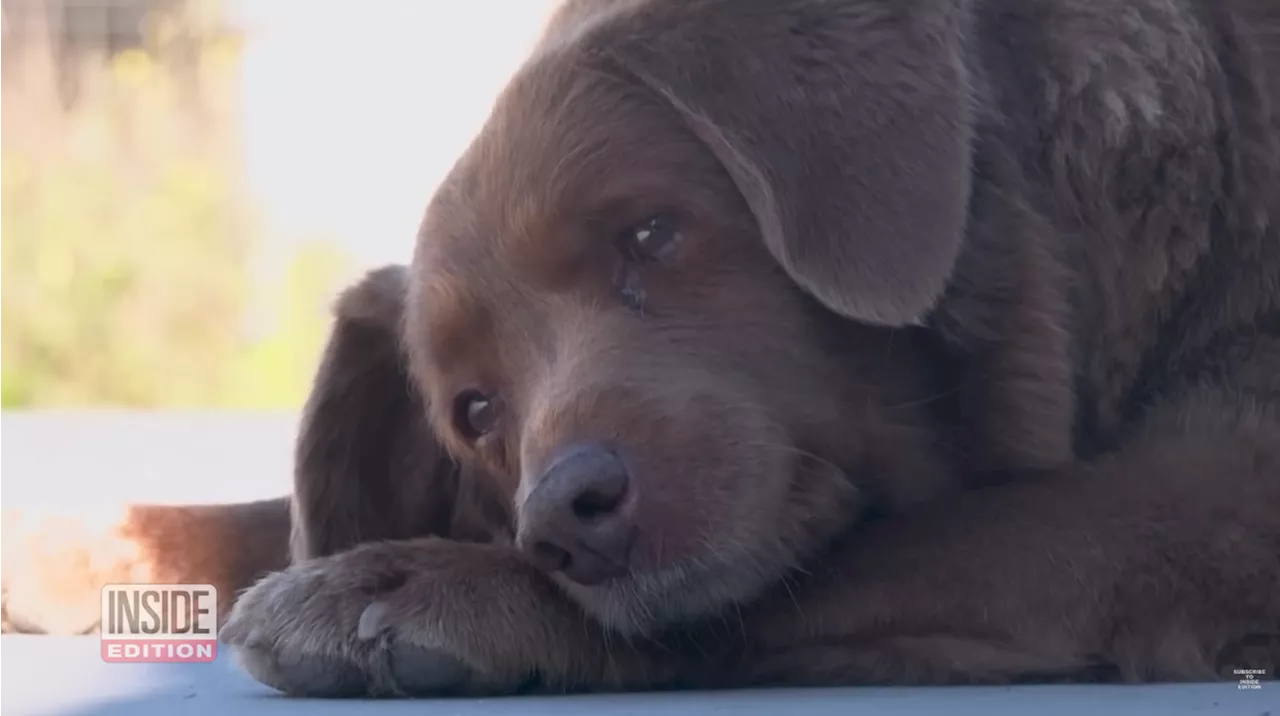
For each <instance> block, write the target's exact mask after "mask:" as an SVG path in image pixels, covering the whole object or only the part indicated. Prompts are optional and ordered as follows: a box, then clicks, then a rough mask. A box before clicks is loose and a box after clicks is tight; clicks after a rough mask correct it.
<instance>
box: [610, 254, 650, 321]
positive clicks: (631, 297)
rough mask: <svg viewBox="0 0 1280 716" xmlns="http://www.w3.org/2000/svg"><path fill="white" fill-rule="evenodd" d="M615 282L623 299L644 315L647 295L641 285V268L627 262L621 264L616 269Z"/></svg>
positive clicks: (632, 308)
mask: <svg viewBox="0 0 1280 716" xmlns="http://www.w3.org/2000/svg"><path fill="white" fill-rule="evenodd" d="M613 282H614V284H615V285H616V286H617V287H618V291H619V292H620V293H621V294H622V299H623V300H624V301H626V302H627V306H628V307H630V308H631V310H633V311H636V312H637V313H639V314H640V315H641V316H643V315H644V299H645V295H644V289H643V288H641V287H640V270H639V268H638V267H636V266H630V265H627V264H626V263H623V264H621V265H619V266H618V268H617V270H616V271H614V277H613Z"/></svg>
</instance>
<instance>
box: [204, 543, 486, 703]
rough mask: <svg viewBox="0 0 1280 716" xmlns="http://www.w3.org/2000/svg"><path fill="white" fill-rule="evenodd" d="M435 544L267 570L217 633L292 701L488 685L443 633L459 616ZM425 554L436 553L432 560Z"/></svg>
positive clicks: (379, 548)
mask: <svg viewBox="0 0 1280 716" xmlns="http://www.w3.org/2000/svg"><path fill="white" fill-rule="evenodd" d="M448 545H449V543H444V542H439V543H434V541H423V542H404V543H383V544H374V545H365V546H361V547H357V548H356V549H354V550H351V551H349V552H345V553H342V554H339V555H335V556H331V557H325V558H321V559H316V560H312V561H309V562H304V563H302V564H298V565H295V566H293V567H291V568H289V569H287V570H285V571H283V572H278V573H275V574H272V575H270V576H268V577H266V578H264V579H263V580H262V581H260V582H258V583H257V584H256V585H254V586H253V587H252V588H250V589H249V590H248V591H246V592H245V593H244V594H243V595H242V596H241V597H240V599H239V600H238V601H237V603H236V605H235V608H234V609H233V611H232V614H231V615H230V617H229V619H228V621H227V623H226V624H225V625H224V626H223V628H222V634H221V636H222V640H223V641H224V642H226V643H227V644H230V645H231V646H233V648H234V650H235V653H236V656H237V660H238V662H239V663H240V665H241V666H242V667H243V668H244V669H245V670H246V671H248V672H249V674H250V675H252V676H253V677H254V678H255V679H257V680H259V681H261V682H262V683H264V684H267V685H268V686H271V687H273V688H275V689H278V690H280V691H283V692H285V693H287V694H294V695H301V696H324V697H339V696H364V695H372V696H409V695H421V694H440V693H455V692H466V691H471V690H476V689H479V688H481V687H484V686H487V685H489V684H486V682H487V681H488V680H487V679H484V678H483V677H481V676H480V675H479V674H478V673H477V670H476V668H475V667H474V666H473V665H471V664H469V663H468V659H467V651H468V650H469V648H468V645H467V644H464V643H459V642H461V641H463V639H460V638H459V637H458V635H459V634H462V635H465V633H466V632H465V630H459V629H453V628H450V626H449V625H450V624H456V623H457V621H456V620H457V619H459V618H462V619H464V620H465V619H466V618H467V615H466V612H467V611H468V610H467V609H466V607H465V606H464V605H460V604H458V603H457V602H458V601H459V599H460V594H459V592H458V589H459V587H460V586H462V585H460V583H459V579H458V577H462V578H465V575H456V574H452V573H451V572H452V571H453V570H450V568H449V562H450V561H451V560H449V559H447V558H446V559H443V560H441V559H439V557H440V556H441V555H439V554H434V553H437V552H440V551H442V550H443V551H445V552H447V551H448ZM433 557H436V558H434V559H433Z"/></svg>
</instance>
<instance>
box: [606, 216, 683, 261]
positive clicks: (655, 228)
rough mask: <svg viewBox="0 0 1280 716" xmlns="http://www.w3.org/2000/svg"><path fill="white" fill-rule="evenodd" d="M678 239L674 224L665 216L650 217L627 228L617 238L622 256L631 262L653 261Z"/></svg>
mask: <svg viewBox="0 0 1280 716" xmlns="http://www.w3.org/2000/svg"><path fill="white" fill-rule="evenodd" d="M678 238H680V232H679V231H678V230H677V229H676V226H675V222H674V221H672V220H671V219H670V217H666V216H651V217H649V218H648V219H645V220H644V221H642V222H640V223H639V224H636V225H634V226H631V227H629V228H627V229H626V230H625V231H623V232H622V235H621V236H619V241H620V244H621V246H620V248H621V251H622V254H623V256H625V257H627V259H629V260H631V261H641V262H643V261H654V260H657V259H658V258H659V257H660V256H661V255H662V251H663V250H664V249H666V248H667V247H669V246H670V245H671V244H673V243H675V240H676V239H678Z"/></svg>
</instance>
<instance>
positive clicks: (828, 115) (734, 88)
mask: <svg viewBox="0 0 1280 716" xmlns="http://www.w3.org/2000/svg"><path fill="white" fill-rule="evenodd" d="M957 5H962V3H933V2H919V1H916V0H905V1H903V0H865V1H863V2H799V1H796V2H782V3H761V2H752V1H751V0H711V1H707V2H696V3H695V2H680V3H676V2H673V3H647V4H641V5H639V6H637V7H633V9H632V10H631V12H632V13H634V14H631V15H630V16H629V17H625V18H623V17H616V18H614V19H615V22H613V23H609V22H604V23H601V25H599V26H597V28H596V31H597V32H593V33H588V34H589V35H591V36H594V38H595V39H596V40H599V41H600V42H599V43H598V44H595V43H593V45H592V52H593V54H596V56H597V57H604V58H607V60H609V61H610V64H612V67H611V68H610V69H611V70H612V71H615V72H620V73H623V74H625V75H629V76H630V77H632V78H633V79H634V80H636V81H639V82H640V83H642V84H644V85H646V86H647V87H648V88H649V89H650V90H652V91H655V92H656V93H657V94H659V95H660V97H661V99H662V100H663V101H665V102H668V103H669V104H670V105H671V106H672V107H673V108H674V109H675V110H676V111H677V112H678V113H679V114H680V115H681V117H682V118H683V119H684V121H685V122H686V123H687V124H688V126H689V127H690V129H691V130H692V131H693V132H694V133H695V134H697V136H698V137H700V138H701V140H702V141H703V142H705V143H706V145H707V146H708V147H710V149H711V151H712V152H714V153H715V155H716V156H717V157H718V158H719V160H720V162H721V163H722V164H723V165H724V167H725V169H726V170H727V171H728V173H729V174H730V176H731V177H732V178H733V180H734V181H735V182H736V184H737V186H738V188H739V190H740V191H741V193H742V195H743V196H744V197H745V198H746V201H747V203H748V204H749V206H750V207H751V210H752V212H753V213H754V214H755V218H756V220H757V221H758V222H759V226H760V228H761V231H762V233H763V235H764V240H765V242H766V243H767V244H768V247H769V250H770V252H771V253H772V254H773V255H774V257H775V258H776V259H777V260H778V261H779V262H780V263H781V265H782V266H783V267H784V268H785V270H786V271H787V272H788V273H789V274H790V275H791V277H792V278H793V279H794V280H795V281H796V282H797V283H798V284H799V285H800V286H801V287H803V288H804V289H806V290H807V291H809V292H810V293H811V294H812V295H814V296H815V297H816V298H818V299H819V300H820V301H822V302H823V303H824V304H826V305H827V306H828V307H829V308H831V309H832V310H834V311H836V312H838V313H841V314H843V315H845V316H848V317H850V318H854V319H858V320H862V321H866V322H870V323H877V324H884V325H902V324H906V323H911V322H914V321H917V320H919V319H920V317H921V316H922V315H923V314H924V313H926V312H927V311H928V310H929V309H930V308H931V307H932V306H933V305H934V303H935V302H936V301H937V300H938V299H939V298H940V296H941V294H942V293H943V291H944V290H945V288H946V284H947V281H948V279H949V277H950V273H951V270H952V267H953V264H954V263H955V261H956V259H957V257H958V255H959V252H960V246H961V241H962V236H963V233H964V229H965V220H966V216H967V201H968V194H969V184H970V178H969V173H970V152H971V148H970V141H971V137H972V133H973V132H972V124H973V118H972V109H971V96H970V95H971V92H970V86H969V77H968V75H967V73H966V71H965V68H964V65H963V64H962V48H961V45H962V41H963V34H964V27H963V26H964V21H965V18H964V17H963V16H962V13H963V12H964V11H962V10H957V9H955V6H957ZM588 41H589V42H590V40H588Z"/></svg>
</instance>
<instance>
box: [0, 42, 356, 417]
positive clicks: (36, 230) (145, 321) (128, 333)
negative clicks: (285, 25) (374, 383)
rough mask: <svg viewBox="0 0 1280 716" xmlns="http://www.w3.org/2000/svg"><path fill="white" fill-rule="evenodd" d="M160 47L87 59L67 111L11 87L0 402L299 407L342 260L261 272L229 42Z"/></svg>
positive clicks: (333, 254) (314, 252)
mask: <svg viewBox="0 0 1280 716" xmlns="http://www.w3.org/2000/svg"><path fill="white" fill-rule="evenodd" d="M157 27H158V28H160V29H161V30H163V29H164V28H166V27H168V28H169V30H170V31H169V33H168V35H169V36H172V35H173V34H174V33H173V31H172V24H171V23H170V24H168V25H166V24H165V23H159V24H158V25H157ZM160 34H161V36H162V39H163V36H164V33H160ZM154 44H155V47H154V48H152V49H151V50H150V51H149V52H142V51H138V50H130V51H126V52H124V53H122V54H120V55H117V56H116V57H114V58H112V59H111V60H110V61H109V62H97V63H89V64H88V65H87V66H86V67H84V68H83V69H81V70H80V71H79V72H80V73H79V75H78V93H77V95H76V97H75V99H74V101H73V102H72V103H71V105H70V106H69V107H68V106H66V105H65V104H64V103H63V102H62V101H60V100H59V99H58V98H56V97H51V96H50V95H51V93H50V92H49V91H48V88H47V87H33V86H31V84H30V83H28V84H27V85H26V86H23V85H21V84H19V83H16V82H15V83H11V82H10V80H9V78H6V80H5V87H4V90H5V96H4V102H5V105H6V107H5V109H6V117H5V119H6V123H5V125H6V126H5V131H4V135H3V140H4V146H3V199H2V201H3V212H2V220H3V225H2V226H0V233H2V235H3V243H2V246H3V281H2V284H0V287H2V289H3V308H2V319H3V320H2V322H0V326H2V328H3V331H2V333H3V361H2V367H3V407H4V408H6V409H9V408H38V407H55V406H76V407H84V406H107V405H111V406H130V407H188V408H194V407H218V408H231V407H252V408H285V407H296V406H297V405H299V404H300V403H301V401H302V400H303V398H304V397H305V393H306V390H307V386H308V382H309V380H310V377H311V372H312V370H313V369H314V365H315V360H316V357H317V355H318V353H319V350H320V347H321V345H322V341H323V339H324V336H325V332H326V330H327V325H328V311H327V302H328V296H330V295H331V293H332V291H333V290H334V289H335V288H336V284H337V282H339V281H341V280H343V279H345V278H347V276H348V273H347V272H348V270H349V268H350V262H349V261H348V259H347V258H346V257H345V256H343V255H342V254H341V253H340V252H338V251H337V250H336V249H333V248H331V247H330V246H328V245H326V244H324V243H322V242H312V243H300V244H299V243H295V244H293V245H295V246H298V247H299V248H297V250H296V251H295V252H294V254H293V255H292V257H291V258H290V259H289V260H288V261H287V262H286V263H287V270H286V271H285V274H286V275H285V276H284V278H283V280H281V279H280V277H279V276H265V277H264V276H256V275H255V272H254V271H253V268H254V261H255V258H256V257H257V256H258V255H259V253H260V251H261V249H262V247H263V246H264V238H266V237H264V236H263V235H262V232H261V230H260V229H259V227H258V222H256V221H255V219H254V216H253V212H252V210H251V206H250V204H249V202H248V201H247V200H246V198H245V197H244V196H242V195H241V194H240V189H239V187H240V186H241V183H242V182H241V181H240V176H239V175H238V173H237V171H238V169H237V166H236V162H235V161H234V157H235V156H236V154H237V150H236V142H235V139H236V138H235V122H234V111H231V112H229V111H228V107H232V106H233V103H232V99H231V98H233V97H234V96H235V92H234V78H235V70H236V67H235V64H236V56H237V52H236V48H235V46H234V44H233V43H230V42H228V41H225V40H218V41H211V42H207V43H201V44H198V45H197V48H196V49H197V50H198V52H196V53H194V55H193V54H192V53H191V52H190V51H189V50H190V45H189V44H188V45H184V47H183V50H184V51H183V52H176V51H172V52H170V51H166V50H165V47H166V44H165V43H164V42H156V43H154ZM193 57H194V60H193ZM11 112H12V121H10V120H11V115H10V113H11ZM228 115H230V116H231V117H232V119H228V118H227V116H228ZM274 238H279V237H274ZM250 319H252V320H250ZM264 327H265V328H264Z"/></svg>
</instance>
